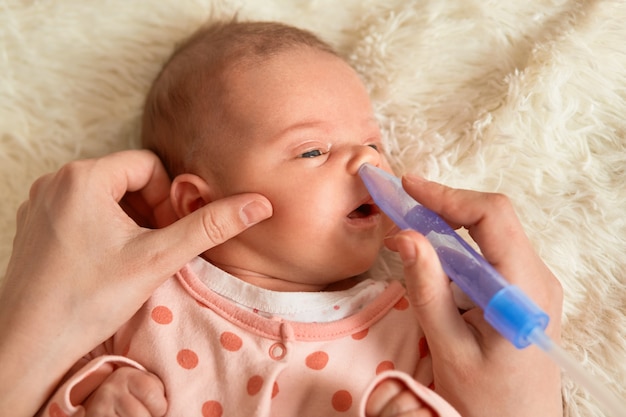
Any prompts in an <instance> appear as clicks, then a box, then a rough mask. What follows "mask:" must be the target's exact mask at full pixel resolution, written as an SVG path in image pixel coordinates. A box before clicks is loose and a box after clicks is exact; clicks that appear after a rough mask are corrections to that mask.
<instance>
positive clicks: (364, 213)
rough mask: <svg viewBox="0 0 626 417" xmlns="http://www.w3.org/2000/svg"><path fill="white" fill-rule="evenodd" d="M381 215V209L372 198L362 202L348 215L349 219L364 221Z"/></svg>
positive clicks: (368, 197)
mask: <svg viewBox="0 0 626 417" xmlns="http://www.w3.org/2000/svg"><path fill="white" fill-rule="evenodd" d="M379 213H380V209H379V208H378V206H377V205H376V204H375V203H374V200H372V198H371V197H370V196H367V197H366V198H365V199H363V201H361V202H360V203H359V204H358V205H357V206H356V208H355V209H354V210H352V211H351V212H350V213H348V218H349V219H364V218H368V217H371V216H375V215H377V214H379Z"/></svg>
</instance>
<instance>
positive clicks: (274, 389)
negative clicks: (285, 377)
mask: <svg viewBox="0 0 626 417" xmlns="http://www.w3.org/2000/svg"><path fill="white" fill-rule="evenodd" d="M278 391H279V390H278V383H277V382H274V386H273V387H272V398H274V397H275V396H277V395H278Z"/></svg>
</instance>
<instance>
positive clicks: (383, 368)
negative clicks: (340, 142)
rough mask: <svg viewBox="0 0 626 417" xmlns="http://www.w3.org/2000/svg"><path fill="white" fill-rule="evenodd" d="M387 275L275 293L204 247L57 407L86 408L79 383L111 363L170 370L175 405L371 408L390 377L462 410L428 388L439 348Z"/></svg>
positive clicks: (444, 407) (295, 412)
mask: <svg viewBox="0 0 626 417" xmlns="http://www.w3.org/2000/svg"><path fill="white" fill-rule="evenodd" d="M381 282H382V281H379V282H375V281H371V282H363V283H360V284H358V285H357V286H356V287H354V288H352V289H349V290H346V291H336V292H332V293H275V292H271V291H267V290H261V289H258V288H257V287H253V286H251V285H248V284H245V283H242V282H241V281H239V280H237V279H236V278H233V277H231V276H228V275H227V274H226V273H225V272H223V271H221V270H219V269H217V268H216V267H214V266H212V265H211V264H209V263H207V262H206V261H204V260H203V259H201V258H196V259H195V260H193V261H192V262H190V263H189V264H188V265H187V266H186V267H185V268H183V269H182V270H181V271H180V272H179V273H177V274H176V275H175V276H174V277H172V278H171V279H170V280H168V281H167V282H165V283H164V284H163V285H162V286H161V287H159V288H158V289H157V291H156V292H155V293H154V294H153V296H152V297H151V298H150V299H149V300H148V301H147V302H146V303H145V305H144V306H143V307H142V309H141V310H140V311H139V312H138V313H137V314H136V315H135V316H134V317H133V318H132V319H131V320H130V321H129V322H128V323H126V324H125V325H124V326H123V327H122V328H121V329H119V331H118V332H117V333H116V334H115V335H114V336H113V337H112V338H111V339H109V340H107V341H106V342H105V343H104V344H103V345H102V346H100V347H98V348H97V349H95V350H94V351H93V352H91V353H90V355H88V357H86V358H85V360H84V363H81V365H84V366H82V368H81V369H80V370H79V371H78V372H77V373H75V374H74V375H73V376H72V377H71V378H70V379H69V380H68V381H67V382H66V383H65V384H64V385H63V386H62V387H61V388H59V390H58V391H57V392H56V393H55V395H54V396H53V397H52V399H51V400H50V402H49V404H48V406H47V408H46V415H48V416H54V417H60V416H71V415H72V414H73V413H75V412H76V410H77V407H76V405H75V404H72V403H71V401H70V398H71V396H70V394H73V395H74V396H76V392H77V391H80V390H81V389H84V388H83V387H82V386H81V383H82V382H83V381H85V379H86V378H87V377H88V376H90V375H91V376H93V375H94V374H95V373H97V372H98V370H99V369H101V367H102V365H103V364H104V363H111V364H114V365H115V366H136V367H138V368H140V369H144V368H145V369H147V370H149V371H150V372H152V373H154V374H156V375H157V376H159V377H160V378H161V380H162V381H163V383H164V386H165V390H166V396H167V399H168V407H169V408H168V413H167V415H168V416H176V417H178V416H187V417H193V416H197V417H218V416H225V417H227V416H246V417H249V416H272V417H280V416H289V417H292V416H363V415H364V411H363V410H364V405H365V401H366V400H367V396H368V395H369V393H370V392H371V390H372V389H373V387H374V386H375V385H376V384H377V383H378V382H379V381H380V380H382V379H385V378H398V379H399V380H401V381H403V382H404V383H405V384H406V385H407V386H408V387H409V388H410V389H412V390H413V391H414V392H415V393H416V395H418V396H419V397H420V398H422V400H423V401H425V402H427V403H429V404H430V405H431V407H433V409H435V410H437V412H438V413H439V415H440V416H458V414H457V413H456V412H455V411H454V410H453V409H452V407H450V406H449V405H448V404H447V403H445V401H443V400H442V399H441V398H440V397H438V396H437V395H436V394H435V393H434V392H433V391H431V390H430V389H428V388H426V387H427V386H429V385H431V384H432V371H431V369H430V356H429V355H428V347H427V345H426V343H425V339H424V338H423V334H422V332H421V330H420V329H419V328H418V326H417V325H416V323H415V318H414V316H413V312H412V311H411V308H409V307H410V306H409V303H408V301H407V299H406V297H405V290H404V288H403V287H402V285H401V284H400V283H398V282H397V281H389V282H388V283H382V284H381ZM233 285H234V286H233ZM277 312H278V313H277ZM292 318H295V319H292ZM316 319H318V320H316Z"/></svg>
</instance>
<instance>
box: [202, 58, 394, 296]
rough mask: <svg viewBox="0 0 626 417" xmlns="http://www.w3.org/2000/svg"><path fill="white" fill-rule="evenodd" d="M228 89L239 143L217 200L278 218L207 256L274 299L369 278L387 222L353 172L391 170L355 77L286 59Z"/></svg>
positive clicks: (320, 61) (312, 61) (339, 68)
mask: <svg viewBox="0 0 626 417" xmlns="http://www.w3.org/2000/svg"><path fill="white" fill-rule="evenodd" d="M228 88H229V104H227V106H228V114H229V123H230V124H231V125H232V137H233V138H234V139H235V140H234V141H232V146H229V147H228V148H227V149H226V150H225V152H224V155H221V158H222V159H221V161H222V164H221V165H222V166H224V170H225V171H224V172H222V174H223V175H220V177H221V178H220V180H219V181H217V184H215V186H214V187H217V188H218V190H217V191H216V193H215V195H214V197H215V198H220V197H224V196H227V195H231V194H236V193H242V192H257V193H260V194H263V195H264V196H266V197H267V198H268V199H269V200H270V201H271V203H272V206H273V209H274V215H273V217H272V218H271V219H269V220H266V221H264V222H262V223H260V224H259V225H257V226H254V227H253V228H251V229H250V230H248V231H246V232H245V233H243V234H242V235H240V236H238V237H236V238H234V239H232V240H231V241H229V242H226V243H225V244H223V245H221V246H219V247H218V248H215V249H213V250H210V251H209V252H207V254H206V256H207V257H208V258H209V259H210V260H211V261H212V262H214V263H215V264H217V265H219V266H222V267H223V268H224V269H226V270H229V268H230V269H231V270H240V269H241V270H246V271H254V272H255V273H256V274H259V275H262V276H270V277H274V278H278V280H277V281H276V284H277V285H276V287H275V288H273V289H277V290H280V289H290V290H293V289H294V288H296V289H297V288H299V287H300V288H299V289H300V290H311V289H313V290H314V289H319V288H322V287H324V286H325V285H327V284H328V283H331V282H336V281H339V280H342V279H345V278H348V277H351V276H354V275H357V274H359V273H362V272H364V271H366V270H367V269H369V267H370V266H371V264H372V263H373V262H374V260H375V259H376V256H377V254H378V252H379V250H380V248H381V245H382V241H383V238H384V236H385V234H386V232H387V231H388V230H389V228H390V222H389V220H388V219H387V218H386V217H385V216H384V215H382V213H381V212H380V211H379V209H378V208H377V207H376V206H374V205H373V204H372V200H371V199H370V196H369V194H368V192H367V190H366V188H365V186H364V184H363V182H362V181H361V179H360V177H359V176H358V175H357V170H358V168H359V167H360V166H361V164H363V163H364V162H369V163H372V164H374V165H378V166H381V167H382V168H384V169H386V170H388V171H390V168H389V165H388V164H387V162H386V161H385V158H384V157H383V155H382V153H381V152H382V149H381V147H382V145H381V137H380V131H379V127H378V124H377V122H376V120H375V118H374V114H373V111H372V106H371V102H370V99H369V96H368V94H367V91H366V90H365V88H364V86H363V84H362V82H361V81H360V79H359V77H358V76H357V74H356V73H355V72H354V70H353V69H352V68H351V67H350V66H349V65H347V64H346V63H345V62H343V61H342V60H341V59H339V58H337V57H334V56H332V55H331V54H328V53H324V52H320V51H314V50H305V51H297V52H288V53H283V54H280V55H278V56H276V57H273V58H271V59H270V60H269V61H267V62H265V63H263V64H261V65H259V66H256V67H254V68H253V69H250V70H244V71H241V72H236V73H234V74H233V75H232V77H231V79H230V80H229V84H228ZM281 282H284V283H287V284H289V285H288V286H285V287H282V286H281V285H279V284H280V283H281ZM291 284H293V285H291ZM299 284H301V285H300V286H299ZM265 286H266V287H267V285H265Z"/></svg>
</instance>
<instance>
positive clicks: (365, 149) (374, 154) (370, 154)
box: [348, 145, 380, 175]
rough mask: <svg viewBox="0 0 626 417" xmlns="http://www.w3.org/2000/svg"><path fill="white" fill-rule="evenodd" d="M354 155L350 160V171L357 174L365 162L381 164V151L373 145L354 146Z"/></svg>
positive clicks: (375, 164)
mask: <svg viewBox="0 0 626 417" xmlns="http://www.w3.org/2000/svg"><path fill="white" fill-rule="evenodd" d="M353 152H354V153H353V155H352V157H351V158H350V160H349V161H348V172H350V174H352V175H357V173H358V171H359V168H360V167H361V165H363V164H364V163H366V162H367V163H369V164H372V165H374V166H379V165H380V153H379V152H378V149H376V148H375V147H374V146H373V145H372V146H370V145H358V146H355V147H354V151H353Z"/></svg>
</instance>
